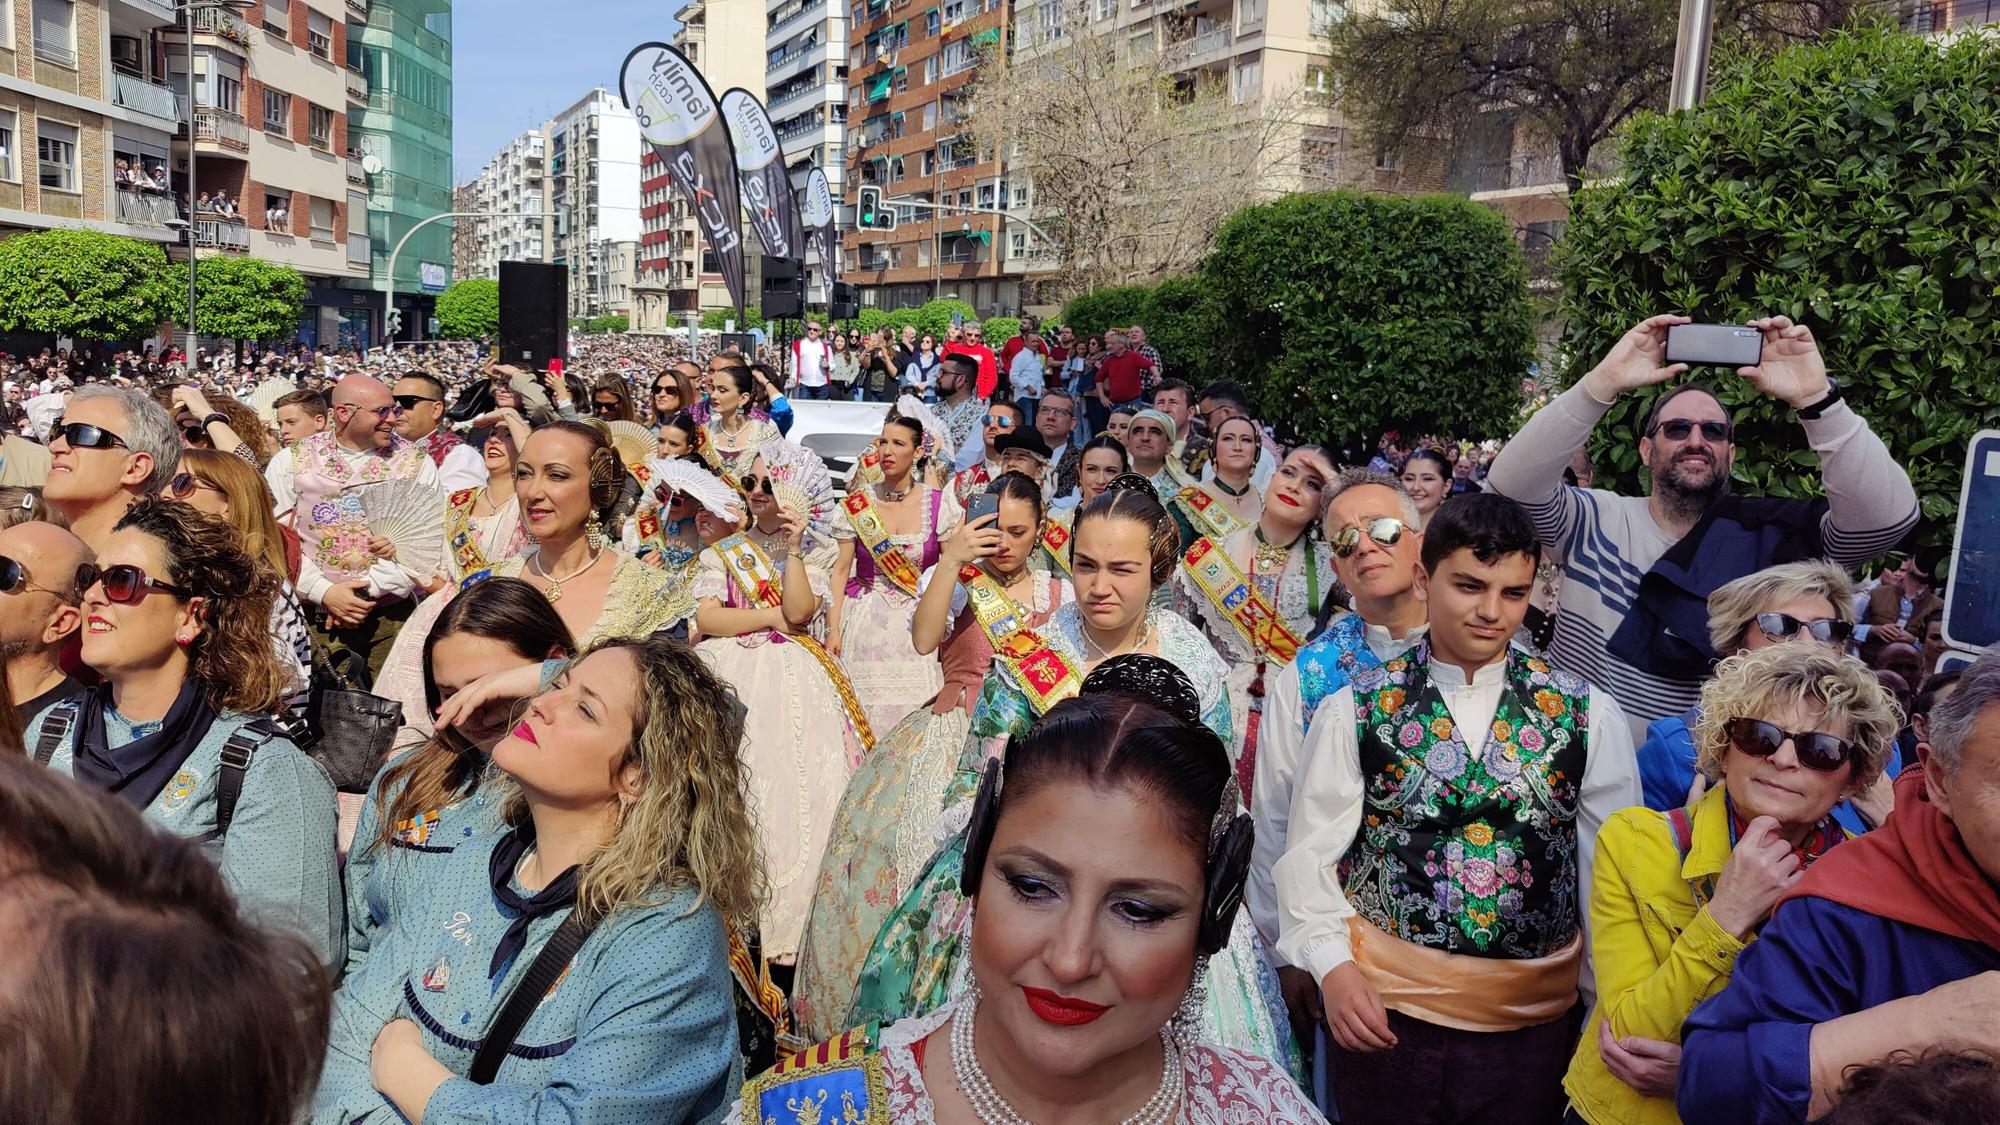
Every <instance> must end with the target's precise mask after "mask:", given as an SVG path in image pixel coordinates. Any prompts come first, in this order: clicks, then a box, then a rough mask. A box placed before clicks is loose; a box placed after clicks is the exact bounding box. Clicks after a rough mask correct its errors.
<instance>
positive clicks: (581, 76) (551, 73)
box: [451, 0, 681, 183]
mask: <svg viewBox="0 0 2000 1125" xmlns="http://www.w3.org/2000/svg"><path fill="white" fill-rule="evenodd" d="M680 6H681V0H651V2H647V0H459V3H457V4H454V5H453V6H452V40H453V42H452V99H451V100H452V122H451V129H452V138H451V144H452V169H453V172H454V179H455V180H456V181H457V182H458V183H464V182H465V181H467V180H469V179H471V178H472V177H474V176H476V175H478V174H479V169H480V168H482V167H484V166H485V164H486V161H487V160H488V159H489V158H491V157H492V155H493V154H494V153H495V152H498V151H499V150H500V146H502V145H504V144H506V143H507V142H508V141H510V140H513V139H514V138H515V137H517V136H520V135H521V134H522V133H524V132H526V131H527V130H529V129H530V128H533V127H534V126H536V125H540V124H541V123H542V122H544V121H547V120H548V119H549V118H550V117H553V116H554V115H555V114H556V113H557V112H559V111H561V110H563V109H565V108H567V107H569V106H570V105H572V104H574V103H575V102H576V100H577V99H579V98H581V97H583V95H584V94H585V93H586V92H587V91H589V89H590V88H591V87H592V86H603V87H604V88H606V89H609V90H616V89H617V88H618V64H619V63H621V62H623V61H624V60H625V56H626V54H628V53H629V52H630V51H631V50H632V48H633V47H636V46H638V45H639V44H640V43H644V42H646V41H648V40H652V39H657V40H660V41H662V42H665V41H666V40H668V39H670V38H672V36H673V33H674V31H675V29H676V28H678V27H679V26H680V24H679V21H677V20H675V19H674V18H673V16H672V13H673V12H675V11H677V10H678V9H679V8H680Z"/></svg>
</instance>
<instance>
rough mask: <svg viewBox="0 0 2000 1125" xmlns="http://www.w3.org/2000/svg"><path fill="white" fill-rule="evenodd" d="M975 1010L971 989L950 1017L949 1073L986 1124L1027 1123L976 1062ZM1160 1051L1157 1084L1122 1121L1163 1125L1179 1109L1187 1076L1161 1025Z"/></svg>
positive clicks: (976, 996)
mask: <svg viewBox="0 0 2000 1125" xmlns="http://www.w3.org/2000/svg"><path fill="white" fill-rule="evenodd" d="M978 1011H979V994H978V993H977V992H974V993H973V994H972V995H971V997H970V999H969V1000H968V1001H967V1002H966V1004H965V1006H964V1007H962V1008H960V1009H959V1011H958V1012H957V1014H955V1015H953V1016H952V1017H951V1073H952V1077H954V1078H956V1079H958V1088H959V1089H960V1090H961V1091H963V1092H964V1094H965V1101H966V1104H968V1105H970V1106H971V1107H972V1113H973V1116H975V1117H977V1118H979V1120H980V1121H982V1122H986V1123H987V1125H1030V1123H1029V1121H1028V1119H1027V1118H1025V1117H1022V1116H1021V1115H1020V1113H1019V1112H1017V1111H1016V1110H1015V1109H1014V1107H1013V1106H1011V1105H1008V1104H1007V1099H1006V1098H1003V1097H1001V1096H1000V1091H998V1090H996V1089H994V1088H993V1080H992V1079H990V1078H988V1077H986V1070H985V1068H984V1067H982V1066H980V1065H979V1052H978V1051H976V1050H974V1049H973V1045H972V1021H973V1017H974V1015H976V1014H977V1013H978ZM1160 1054H1161V1058H1160V1088H1159V1089H1158V1090H1155V1091H1154V1092H1153V1096H1152V1097H1150V1098H1147V1099H1146V1104H1144V1105H1142V1106H1140V1107H1139V1108H1138V1109H1137V1110H1136V1111H1135V1112H1133V1114H1132V1115H1131V1116H1130V1117H1127V1118H1126V1119H1125V1120H1124V1121H1123V1122H1122V1123H1121V1125H1166V1123H1167V1122H1169V1121H1172V1120H1173V1119H1174V1114H1175V1113H1176V1112H1177V1111H1178V1110H1179V1108H1180V1102H1181V1087H1182V1086H1184V1085H1186V1083H1187V1077H1186V1075H1184V1074H1183V1073H1182V1072H1181V1053H1180V1049H1179V1048H1177V1047H1175V1046H1174V1040H1173V1037H1172V1036H1170V1035H1168V1034H1167V1032H1166V1029H1165V1028H1162V1029H1160Z"/></svg>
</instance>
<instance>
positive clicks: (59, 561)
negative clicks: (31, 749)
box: [0, 520, 96, 726]
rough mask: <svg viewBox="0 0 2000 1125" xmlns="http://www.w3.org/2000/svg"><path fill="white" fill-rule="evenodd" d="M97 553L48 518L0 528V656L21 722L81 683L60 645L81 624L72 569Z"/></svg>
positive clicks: (61, 699) (63, 696) (23, 723)
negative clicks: (67, 668) (65, 666)
mask: <svg viewBox="0 0 2000 1125" xmlns="http://www.w3.org/2000/svg"><path fill="white" fill-rule="evenodd" d="M95 557H96V556H95V555H94V553H93V552H92V551H91V549H90V547H89V545H88V544H86V543H84V541H83V540H81V539H78V538H77V537H76V536H74V535H71V534H70V533H69V532H67V531H64V530H63V529H62V528H60V527H57V526H56V525H55V524H52V523H43V522H41V521H40V520H30V521H29V522H27V523H17V524H15V525H14V526H13V527H10V528H7V529H5V530H0V657H4V658H5V659H6V662H7V689H8V691H10V692H12V693H13V698H14V700H15V701H16V702H15V705H14V707H15V710H16V712H18V713H19V715H20V716H21V723H22V725H23V726H25V725H26V724H27V723H28V721H29V720H31V719H33V718H34V717H35V716H36V715H39V714H41V713H42V711H43V710H45V709H47V708H48V707H49V706H51V705H52V704H56V703H60V702H62V701H63V700H65V699H68V698H69V697H70V696H73V695H75V694H76V693H77V692H79V691H82V690H83V685H82V684H79V683H77V682H76V680H74V679H72V678H71V677H70V675H69V673H67V672H65V671H63V669H62V662H61V657H62V649H63V645H64V644H65V643H67V642H68V641H69V639H70V637H72V636H74V635H76V631H77V629H78V628H79V627H81V626H82V624H83V611H82V609H81V608H80V606H79V604H78V601H79V599H78V593H79V591H78V590H77V588H76V568H77V567H79V566H82V565H83V564H84V563H87V562H90V561H92V559H94V558H95Z"/></svg>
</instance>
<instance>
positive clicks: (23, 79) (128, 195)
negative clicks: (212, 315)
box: [0, 0, 185, 243]
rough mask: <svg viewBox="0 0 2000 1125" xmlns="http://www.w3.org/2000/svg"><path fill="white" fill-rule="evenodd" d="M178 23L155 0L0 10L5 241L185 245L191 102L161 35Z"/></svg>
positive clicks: (24, 0)
mask: <svg viewBox="0 0 2000 1125" xmlns="http://www.w3.org/2000/svg"><path fill="white" fill-rule="evenodd" d="M173 18H174V10H173V8H172V7H171V6H170V5H168V4H165V3H162V2H158V0H0V75H4V78H0V237H4V236H5V235H7V234H10V233H15V232H18V231H23V230H33V229H43V228H49V227H57V226H82V227H88V228H90V229H93V230H99V231H104V232H107V233H111V234H121V235H126V236H129V237H133V238H144V239H149V240H152V241H156V242H162V243H174V242H178V241H182V240H183V239H184V237H185V236H184V235H183V234H182V233H181V231H182V229H183V227H182V225H181V224H182V223H183V221H184V220H183V215H182V211H181V208H180V207H179V205H178V204H177V202H176V198H177V193H178V192H179V191H181V190H183V189H184V185H182V181H181V178H180V177H179V176H178V175H177V174H176V172H175V166H174V134H175V132H176V131H178V130H179V129H180V128H181V123H182V121H183V120H184V118H185V104H184V103H185V99H184V98H183V97H181V96H180V95H179V94H177V93H176V92H175V88H174V87H170V86H169V85H168V82H169V72H168V70H167V68H166V61H165V57H164V54H165V46H166V44H165V41H164V40H163V38H162V36H161V35H160V29H161V27H162V25H164V24H168V23H171V22H172V21H173ZM180 81H184V79H183V80H180ZM179 88H180V89H185V87H184V86H181V87H179Z"/></svg>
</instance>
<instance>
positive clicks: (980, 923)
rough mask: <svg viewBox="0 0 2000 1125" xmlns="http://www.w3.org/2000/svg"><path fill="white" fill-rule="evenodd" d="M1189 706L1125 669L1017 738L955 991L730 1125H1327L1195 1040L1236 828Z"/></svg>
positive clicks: (1288, 1083) (1202, 1033)
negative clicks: (1047, 1124) (1038, 1124)
mask: <svg viewBox="0 0 2000 1125" xmlns="http://www.w3.org/2000/svg"><path fill="white" fill-rule="evenodd" d="M1142 604H1143V603H1142ZM1197 708H1198V704H1197V701H1196V695H1195V691H1194V688H1193V686H1192V685H1190V684H1189V683H1188V681H1187V679H1186V677H1184V676H1182V675H1180V674H1179V673H1178V672H1176V671H1175V670H1174V669H1173V668H1172V667H1170V666H1168V665H1167V664H1166V663H1165V662H1164V661H1161V660H1159V659H1157V658H1154V657H1148V656H1127V657H1119V658H1115V659H1113V660H1109V661H1106V662H1105V663H1104V664H1103V665H1101V666H1100V667H1099V668H1098V670H1097V671H1096V672H1094V673H1092V675H1091V677H1090V679H1089V681H1088V682H1087V683H1086V684H1085V686H1084V690H1083V694H1082V695H1081V696H1080V697H1079V698H1076V699H1071V700H1068V701H1066V702H1063V703H1059V704H1057V705H1056V706H1055V707H1054V709H1053V710H1051V711H1050V712H1049V714H1048V716H1047V718H1045V719H1044V720H1042V721H1041V722H1040V723H1038V724H1037V725H1036V726H1035V728H1034V729H1033V730H1032V731H1030V732H1028V733H1026V734H1024V735H1022V736H1020V737H1018V738H1017V739H1016V740H1015V741H1014V742H1013V744H1012V746H1011V748H1010V750H1009V752H1008V756H1007V759H1006V761H1005V763H1004V764H1003V763H998V762H996V763H994V768H993V770H992V773H991V774H990V775H988V776H986V777H985V778H984V780H983V781H982V783H981V788H982V796H981V801H980V804H981V807H982V810H983V811H982V813H981V814H980V815H979V816H978V817H977V818H976V819H975V821H974V822H973V823H972V824H971V825H969V826H968V828H967V832H966V834H967V836H968V837H969V838H970V840H971V844H970V846H969V847H968V851H967V854H968V856H969V857H970V859H969V860H968V863H969V864H970V867H969V868H968V870H969V872H970V873H971V877H970V878H968V879H967V880H966V883H967V885H966V888H965V893H966V895H967V896H968V898H970V897H972V896H976V897H977V901H978V904H979V908H978V910H977V911H975V912H973V918H972V920H971V928H972V931H973V934H972V940H971V941H970V942H969V945H970V953H969V954H968V956H967V958H966V961H967V963H968V968H967V971H966V973H965V976H966V977H967V978H968V979H967V986H966V988H965V990H964V992H963V993H962V994H961V995H960V996H959V997H958V998H957V999H955V1000H954V1001H952V1002H951V1003H949V1004H947V1005H945V1006H944V1007H942V1008H941V1009H939V1010H937V1011H935V1012H931V1013H929V1014H924V1015H917V1016H912V1017H909V1018H906V1019H904V1020H902V1021H900V1022H897V1023H894V1024H890V1025H888V1026H884V1027H879V1028H877V1027H872V1026H870V1027H864V1028H861V1029H858V1030H855V1031H850V1032H848V1033H847V1034H845V1035H842V1036H840V1037H838V1038H837V1039H835V1040H832V1041H831V1042H829V1043H826V1044H823V1045H822V1046H819V1047H816V1048H814V1049H812V1050H810V1051H806V1052H801V1053H800V1054H798V1055H795V1056H793V1057H791V1058H789V1059H787V1060H786V1061H785V1062H783V1063H781V1064H780V1065H779V1066H777V1067H776V1068H774V1069H772V1070H771V1071H769V1072H768V1073H766V1074H764V1075H762V1076H760V1077H757V1078H753V1079H751V1080H750V1081H749V1082H747V1083H745V1084H744V1087H743V1091H742V1094H741V1096H740V1097H739V1099H738V1100H737V1102H736V1105H735V1107H734V1109H732V1110H731V1112H730V1114H729V1115H728V1116H727V1117H726V1118H725V1119H724V1120H725V1122H726V1125H768V1123H774V1122H805V1121H812V1122H820V1121H824V1122H836V1121H837V1122H842V1123H844V1125H939V1123H945V1125H969V1123H973V1122H1013V1123H1016V1125H1019V1123H1021V1122H1026V1121H1051V1120H1062V1121H1101V1122H1120V1121H1122V1122H1127V1123H1139V1122H1143V1123H1145V1125H1165V1123H1167V1122H1179V1123H1182V1125H1251V1123H1255V1125H1324V1122H1325V1118H1324V1117H1322V1116H1321V1115H1320V1114H1319V1112H1318V1111H1317V1110H1315V1109H1314V1108H1313V1106H1312V1103H1311V1102H1309V1101H1308V1100H1307V1099H1306V1097H1305V1094H1304V1093H1303V1092H1302V1091H1301V1090H1300V1089H1299V1088H1298V1086H1297V1085H1296V1084H1295V1083H1294V1082H1293V1081H1292V1079H1291V1078H1290V1077H1289V1076H1288V1075H1287V1074H1286V1073H1285V1070H1284V1068H1283V1067H1282V1066H1276V1065H1273V1064H1272V1063H1271V1062H1270V1061H1269V1060H1268V1059H1265V1058H1259V1057H1256V1056H1255V1054H1254V1053H1251V1052H1245V1051H1242V1050H1240V1049H1232V1048H1231V1047H1229V1046H1224V1045H1220V1044H1219V1043H1218V1042H1217V1041H1216V1040H1215V1039H1214V1038H1213V1037H1212V1036H1210V1035H1208V1034H1206V1032H1207V1028H1206V1027H1204V1026H1203V1024H1204V1021H1203V1019H1202V1015H1201V1011H1202V1008H1203V1007H1204V1004H1203V1002H1202V1000H1201V999H1200V997H1201V993H1202V988H1203V984H1204V981H1205V979H1206V980H1207V981H1212V980H1213V979H1214V978H1215V976H1216V964H1215V960H1214V958H1216V957H1218V956H1220V955H1221V951H1222V949H1223V946H1224V943H1225V942H1226V941H1227V940H1228V938H1229V935H1230V933H1231V932H1232V931H1233V929H1234V920H1235V919H1234V915H1235V914H1236V906H1237V903H1238V901H1239V899H1240V898H1241V895H1242V888H1243V884H1244V879H1245V874H1246V872H1247V869H1248V862H1249V861H1248V855H1249V850H1250V849H1249V844H1250V841H1249V836H1250V825H1249V818H1248V817H1247V816H1244V815H1243V814H1242V812H1241V807H1242V806H1241V803H1240V801H1239V800H1238V795H1237V793H1236V792H1235V786H1234V785H1233V784H1231V782H1230V776H1229V774H1230V771H1229V760H1228V752H1227V751H1226V749H1225V748H1224V747H1223V745H1222V742H1221V740H1220V739H1219V738H1218V737H1217V736H1216V734H1215V733H1214V732H1213V731H1212V730H1209V729H1206V728H1204V727H1203V726H1202V725H1201V724H1200V723H1199V722H1198V721H1197V719H1196V717H1195V712H1196V710H1197ZM1138 888H1143V889H1138Z"/></svg>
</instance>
